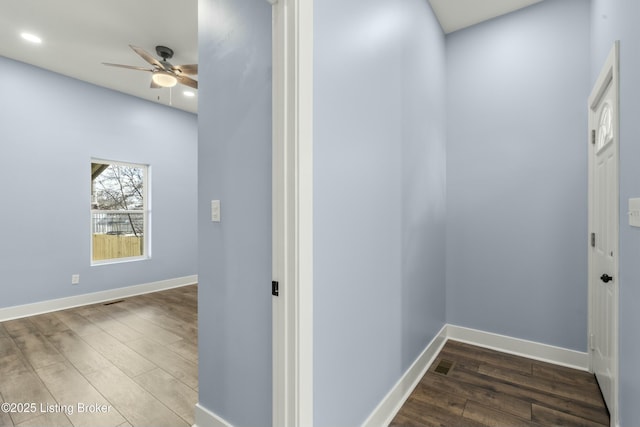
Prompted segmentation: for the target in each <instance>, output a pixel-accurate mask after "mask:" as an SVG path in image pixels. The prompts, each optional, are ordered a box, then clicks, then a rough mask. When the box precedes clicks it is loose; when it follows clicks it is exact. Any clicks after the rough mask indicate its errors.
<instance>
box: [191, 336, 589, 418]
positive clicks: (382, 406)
mask: <svg viewBox="0 0 640 427" xmlns="http://www.w3.org/2000/svg"><path fill="white" fill-rule="evenodd" d="M450 339H451V340H455V341H461V342H465V343H468V344H473V345H477V346H479V347H484V348H489V349H492V350H497V351H501V352H503V353H508V354H514V355H517V356H523V357H528V358H529V359H535V360H540V361H542V362H547V363H552V364H554V365H561V366H566V367H569V368H573V369H579V370H583V371H587V370H588V368H589V354H588V353H582V352H579V351H575V350H568V349H566V348H561V347H554V346H551V345H547V344H541V343H538V342H534V341H527V340H522V339H519V338H512V337H508V336H505V335H499V334H494V333H490V332H484V331H479V330H477V329H470V328H463V327H461V326H455V325H450V324H446V325H444V326H443V328H442V330H441V331H440V332H439V333H438V334H437V335H436V336H435V338H434V339H433V340H431V342H430V343H429V344H428V345H427V347H426V348H425V349H424V351H423V352H422V354H420V356H418V358H417V359H416V361H415V362H413V364H412V365H411V366H410V367H409V369H407V371H406V372H405V373H404V375H402V377H401V378H400V379H399V380H398V382H397V383H396V384H395V385H394V386H393V388H391V390H390V391H389V393H387V395H386V396H385V397H384V398H383V399H382V401H381V402H380V403H379V404H378V406H376V408H375V409H374V410H373V412H372V413H371V415H369V417H368V418H367V419H366V421H365V422H364V423H363V424H362V427H378V426H388V425H389V423H391V421H392V420H393V418H394V417H395V416H396V414H397V413H398V411H399V410H400V408H401V407H402V405H403V404H404V402H405V401H406V400H407V399H408V398H409V395H410V394H411V392H412V391H413V389H414V388H415V387H416V385H418V382H419V381H420V379H422V377H423V376H424V374H425V373H426V372H427V370H428V369H429V366H431V364H432V363H433V361H434V360H435V358H436V356H437V355H438V353H439V352H440V350H441V349H442V347H443V346H444V344H445V343H446V342H447V341H448V340H450ZM198 427H202V426H198ZM216 427H217V426H216ZM225 427H227V426H225Z"/></svg>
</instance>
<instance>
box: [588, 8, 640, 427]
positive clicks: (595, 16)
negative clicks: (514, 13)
mask: <svg viewBox="0 0 640 427" xmlns="http://www.w3.org/2000/svg"><path fill="white" fill-rule="evenodd" d="M639 16H640V3H638V2H637V1H636V0H617V1H615V2H612V1H608V0H593V1H592V23H591V25H592V34H591V40H592V66H591V83H592V84H593V83H595V80H596V78H597V76H598V74H599V72H600V70H601V68H602V66H603V64H604V61H605V59H606V58H607V55H608V53H609V51H610V50H611V47H612V46H613V43H614V41H615V40H620V171H619V173H620V278H619V280H618V284H619V286H620V313H619V321H620V350H619V351H620V386H619V387H620V388H619V390H620V425H621V426H622V427H631V426H634V425H637V424H638V420H640V406H638V402H640V369H638V360H640V331H639V329H638V325H640V310H638V303H639V302H640V262H638V260H639V259H640V230H639V229H637V228H632V227H630V226H629V219H628V216H627V211H628V205H627V203H628V199H629V198H631V197H640V168H639V167H638V163H637V162H638V159H640V140H639V139H640V138H639V135H640V120H638V116H639V115H640V55H638V52H640V27H638V17H639Z"/></svg>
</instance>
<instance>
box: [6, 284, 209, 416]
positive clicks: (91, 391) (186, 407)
mask: <svg viewBox="0 0 640 427" xmlns="http://www.w3.org/2000/svg"><path fill="white" fill-rule="evenodd" d="M197 294H198V290H197V286H196V285H193V286H185V287H181V288H175V289H170V290H167V291H162V292H156V293H152V294H145V295H140V296H135V297H130V298H125V299H123V300H121V301H120V302H116V303H114V304H108V303H107V304H94V305H90V306H84V307H78V308H74V309H69V310H64V311H58V312H55V313H48V314H42V315H38V316H32V317H28V318H23V319H17V320H12V321H8V322H2V323H0V404H2V403H5V402H6V403H11V404H16V405H18V404H20V405H21V406H22V405H23V404H25V403H27V404H35V405H34V406H28V407H27V408H23V407H14V408H13V409H15V411H2V410H0V426H3V427H4V426H8V427H14V426H16V427H17V426H20V427H25V426H39V427H43V426H47V427H57V426H72V427H84V426H87V427H100V426H112V427H120V426H122V427H125V426H130V427H148V426H158V427H162V426H167V427H181V426H184V427H188V426H191V425H193V423H194V407H195V405H196V403H197V401H198V322H197V306H198V295H197ZM79 404H83V405H84V407H83V406H82V405H79ZM90 405H92V406H90ZM5 409H6V408H5ZM18 409H19V410H18Z"/></svg>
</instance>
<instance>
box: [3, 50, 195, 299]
mask: <svg viewBox="0 0 640 427" xmlns="http://www.w3.org/2000/svg"><path fill="white" fill-rule="evenodd" d="M0 70H1V71H2V73H3V75H7V76H11V79H4V80H2V81H0V93H2V94H3V96H2V99H0V113H1V114H0V117H1V119H0V123H1V124H0V131H1V132H2V138H1V140H0V159H2V167H1V168H0V182H2V203H1V205H2V210H1V211H0V230H1V232H0V234H1V239H0V260H2V261H1V262H0V282H1V283H2V288H3V293H2V298H1V300H0V308H1V307H11V306H15V305H22V304H29V303H35V302H40V301H46V300H51V299H57V298H64V297H71V296H76V295H81V294H87V293H93V292H99V291H105V290H110V289H115V288H120V287H125V286H131V285H139V284H145V283H151V282H156V281H161V280H165V279H173V278H178V277H184V276H191V275H194V274H196V249H197V247H196V243H195V241H196V239H197V234H196V227H195V218H196V189H195V186H196V182H197V181H196V166H197V164H196V148H197V147H196V143H197V139H196V132H197V116H195V115H194V114H190V113H186V112H183V111H178V110H175V109H172V108H168V107H166V106H162V105H157V104H153V103H151V102H148V101H144V100H141V99H138V98H134V97H131V96H128V95H124V94H122V93H118V92H115V91H112V90H108V89H104V88H101V87H98V86H94V85H91V84H88V83H84V82H81V81H79V80H75V79H72V78H69V77H65V76H62V75H60V74H55V73H52V72H49V71H46V70H43V69H41V68H37V67H34V66H31V65H27V64H24V63H21V62H17V61H14V60H10V59H7V58H4V57H0ZM91 158H100V159H107V160H116V161H125V162H134V163H145V164H150V165H151V168H152V169H151V170H152V178H151V198H152V204H151V208H152V222H151V233H152V240H153V241H152V258H151V259H149V260H144V261H136V262H126V263H118V264H110V265H100V266H93V267H92V266H91V265H90V263H91V260H90V245H91V233H90V224H91V221H90V202H91V180H90V171H91ZM72 274H80V284H79V285H77V286H72V285H71V275H72Z"/></svg>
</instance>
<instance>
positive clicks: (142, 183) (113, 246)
mask: <svg viewBox="0 0 640 427" xmlns="http://www.w3.org/2000/svg"><path fill="white" fill-rule="evenodd" d="M148 171H149V168H148V167H147V166H146V165H136V164H131V163H120V162H106V161H99V160H93V161H92V162H91V261H92V263H93V264H103V263H107V262H114V261H130V260H137V259H146V258H149V254H150V251H149V242H150V239H149V212H150V209H149V201H148V197H147V194H148V188H149V182H148V181H149V174H148Z"/></svg>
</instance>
